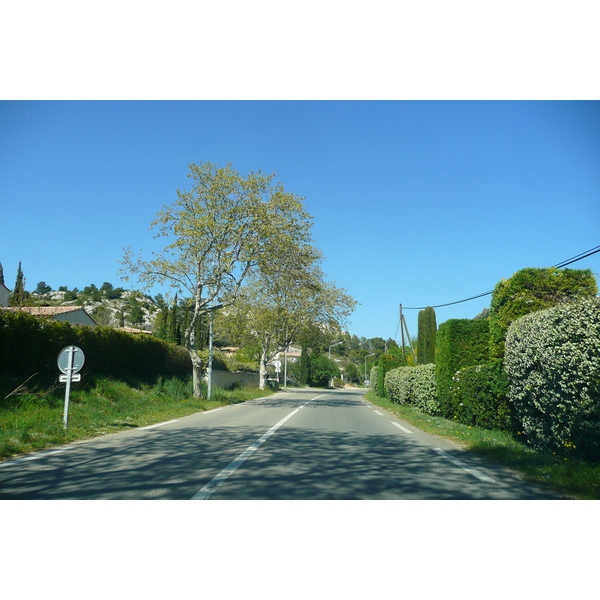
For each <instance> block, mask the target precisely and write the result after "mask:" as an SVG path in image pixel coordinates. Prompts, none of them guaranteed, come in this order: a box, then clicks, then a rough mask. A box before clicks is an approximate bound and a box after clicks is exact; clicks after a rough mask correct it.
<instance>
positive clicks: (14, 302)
mask: <svg viewBox="0 0 600 600" xmlns="http://www.w3.org/2000/svg"><path fill="white" fill-rule="evenodd" d="M27 298H28V294H27V292H26V291H25V277H24V276H23V269H21V262H20V261H19V268H18V270H17V279H16V281H15V286H14V288H13V291H12V294H11V295H10V298H9V299H8V304H9V306H23V305H24V304H25V301H26V300H27Z"/></svg>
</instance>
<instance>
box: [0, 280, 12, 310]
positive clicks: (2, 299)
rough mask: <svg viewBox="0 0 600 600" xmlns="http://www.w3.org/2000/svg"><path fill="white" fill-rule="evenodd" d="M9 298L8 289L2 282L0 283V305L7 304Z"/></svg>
mask: <svg viewBox="0 0 600 600" xmlns="http://www.w3.org/2000/svg"><path fill="white" fill-rule="evenodd" d="M9 298H10V290H9V289H8V288H7V287H6V286H5V285H4V284H3V283H0V306H8V299H9Z"/></svg>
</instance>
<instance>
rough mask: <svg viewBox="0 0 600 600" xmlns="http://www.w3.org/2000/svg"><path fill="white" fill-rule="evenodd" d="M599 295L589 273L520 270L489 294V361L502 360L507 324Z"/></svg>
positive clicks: (578, 270) (594, 279)
mask: <svg viewBox="0 0 600 600" xmlns="http://www.w3.org/2000/svg"><path fill="white" fill-rule="evenodd" d="M597 293H598V285H597V284H596V278H595V276H594V274H593V273H592V271H591V270H590V269H555V268H554V269H553V268H547V269H533V268H528V269H521V270H520V271H517V272H516V273H515V274H514V275H513V276H512V277H510V278H509V279H503V280H502V281H500V282H499V283H498V284H497V285H496V287H495V289H494V293H493V294H492V304H491V310H490V358H503V356H504V349H505V342H504V340H505V338H506V333H507V331H508V328H509V326H510V324H511V323H512V322H513V321H515V320H516V319H518V318H519V317H522V316H524V315H526V314H530V313H533V312H536V311H539V310H543V309H546V308H550V307H551V306H555V305H557V304H559V303H561V302H572V301H574V300H579V299H583V298H585V297H595V296H596V294H597Z"/></svg>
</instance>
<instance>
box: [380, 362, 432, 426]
mask: <svg viewBox="0 0 600 600" xmlns="http://www.w3.org/2000/svg"><path fill="white" fill-rule="evenodd" d="M385 388H386V394H387V397H388V398H389V399H390V400H391V401H392V402H396V403H398V404H413V405H414V406H415V407H416V408H418V409H419V410H420V411H422V412H423V413H426V414H429V415H438V414H439V413H440V406H439V403H438V400H437V393H436V384H435V366H434V365H433V364H428V365H417V366H416V367H398V368H396V369H392V370H391V371H388V373H386V376H385Z"/></svg>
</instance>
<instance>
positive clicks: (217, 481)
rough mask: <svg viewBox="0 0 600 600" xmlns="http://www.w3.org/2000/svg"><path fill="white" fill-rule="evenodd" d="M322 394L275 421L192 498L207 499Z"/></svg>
mask: <svg viewBox="0 0 600 600" xmlns="http://www.w3.org/2000/svg"><path fill="white" fill-rule="evenodd" d="M323 395H324V394H321V395H319V396H315V397H314V398H312V399H311V400H309V401H308V402H305V403H304V404H303V405H302V406H299V407H298V408H296V409H295V410H293V411H292V412H291V413H290V414H289V415H287V416H285V417H283V419H281V421H279V423H276V424H275V425H273V427H271V429H269V430H268V431H267V432H266V433H264V434H263V435H262V436H261V437H260V438H258V439H257V440H256V441H255V442H254V444H252V445H251V446H248V448H246V450H244V451H243V452H242V453H241V454H240V455H239V456H238V457H237V458H236V459H235V460H233V461H231V462H230V463H229V464H228V465H227V466H226V467H225V468H224V469H223V470H222V471H221V472H220V473H219V474H218V475H217V476H216V477H214V478H213V479H212V480H211V481H210V482H209V483H207V484H206V485H205V486H204V487H203V488H202V489H201V490H200V491H199V492H198V493H197V494H195V495H194V496H192V500H208V499H209V498H210V497H211V496H212V495H213V494H214V493H215V492H216V491H217V489H218V488H219V487H220V485H221V484H222V483H223V482H224V481H225V480H226V479H227V478H228V477H229V476H230V475H231V474H232V473H234V472H235V471H236V470H237V468H238V467H240V466H241V465H242V464H243V463H244V462H246V459H247V458H249V457H250V456H251V455H252V454H254V452H256V451H257V450H258V448H259V447H260V446H262V444H264V443H265V442H266V441H267V440H268V439H269V438H270V437H271V436H272V435H273V434H274V433H275V431H277V430H278V429H279V428H280V427H281V426H282V425H283V424H284V423H285V422H286V421H287V420H288V419H291V418H292V417H293V416H294V415H295V414H296V413H297V412H298V411H299V410H300V409H301V408H304V406H306V405H307V404H308V403H309V402H312V401H313V400H316V399H317V398H320V397H321V396H323Z"/></svg>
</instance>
